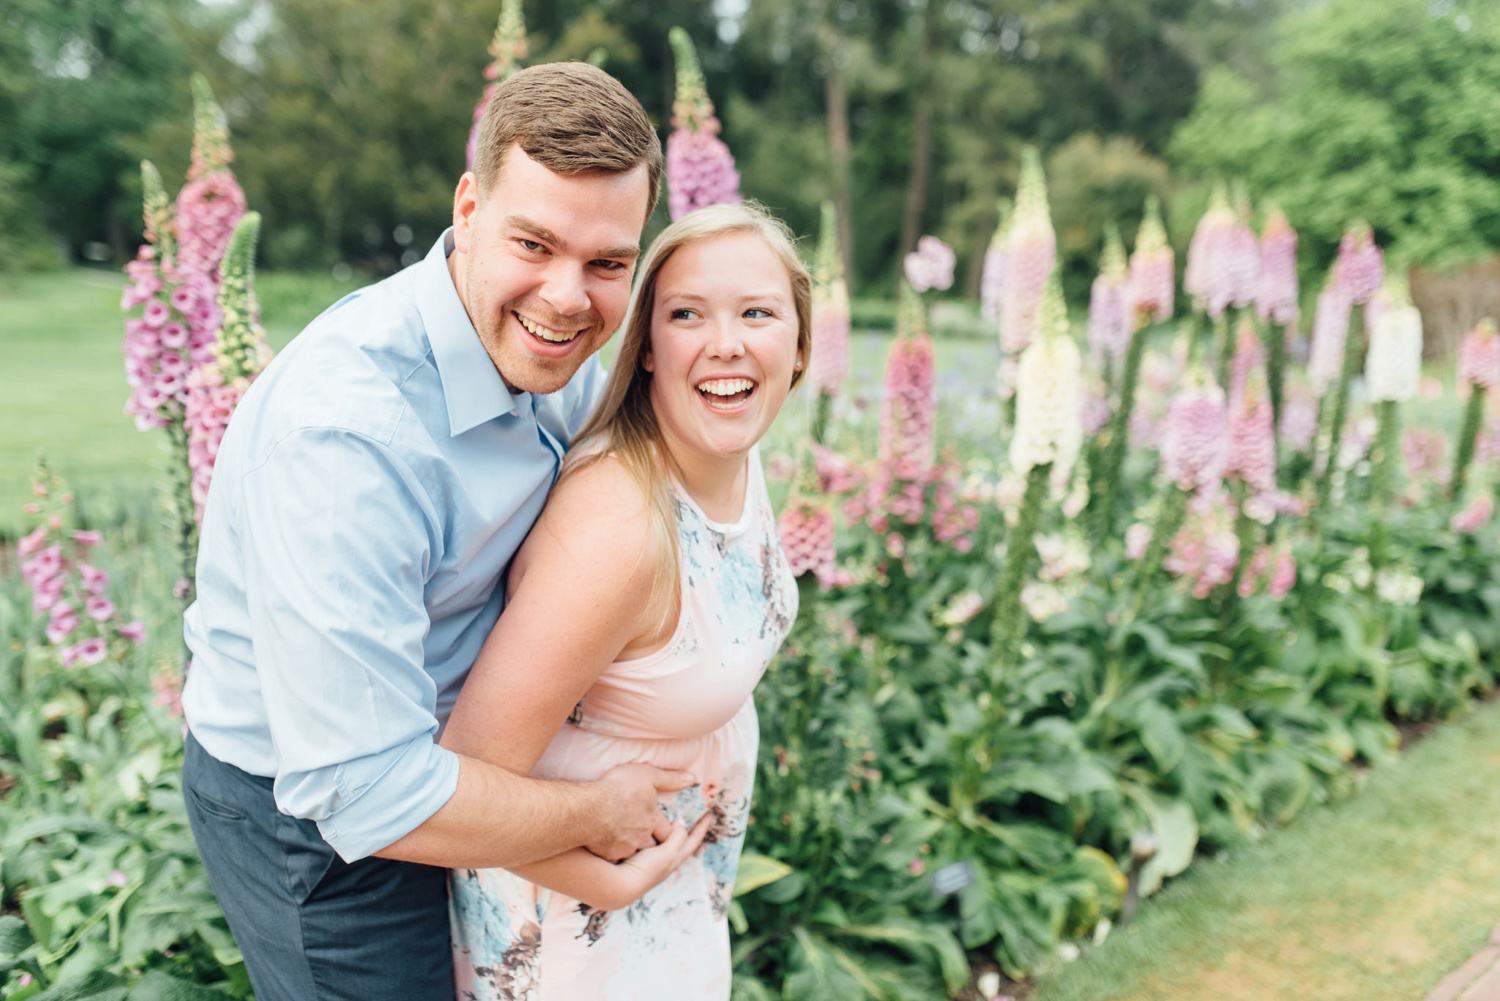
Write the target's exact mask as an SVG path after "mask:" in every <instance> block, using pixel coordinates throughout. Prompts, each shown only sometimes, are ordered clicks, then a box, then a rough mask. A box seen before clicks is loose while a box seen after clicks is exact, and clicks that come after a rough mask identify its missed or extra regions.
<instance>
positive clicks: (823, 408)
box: [812, 390, 833, 445]
mask: <svg viewBox="0 0 1500 1001" xmlns="http://www.w3.org/2000/svg"><path fill="white" fill-rule="evenodd" d="M832 403H833V397H832V396H830V395H829V394H828V393H825V392H823V391H822V390H819V391H818V402H817V403H815V404H813V421H812V439H813V441H815V442H817V443H818V444H819V445H827V444H828V411H829V410H830V408H831V406H830V405H831V404H832Z"/></svg>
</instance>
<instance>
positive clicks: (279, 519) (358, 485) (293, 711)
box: [183, 234, 603, 861]
mask: <svg viewBox="0 0 1500 1001" xmlns="http://www.w3.org/2000/svg"><path fill="white" fill-rule="evenodd" d="M450 246H451V241H450V237H449V235H448V234H444V237H443V238H442V239H440V240H439V241H438V242H437V244H436V245H435V246H434V247H433V248H432V251H431V252H430V253H429V254H428V255H427V257H426V258H425V259H424V260H423V261H422V262H420V263H419V264H416V265H413V266H412V267H410V268H408V269H407V270H405V271H403V272H401V273H400V274H397V275H395V276H393V277H391V278H388V279H386V280H385V281H383V282H380V283H379V284H377V285H373V286H370V287H369V288H366V289H362V290H360V291H358V292H355V293H352V294H351V295H349V296H347V297H345V298H344V299H342V300H341V301H339V302H338V303H336V304H335V305H334V306H332V307H331V308H330V309H328V310H327V311H326V312H324V313H323V314H322V315H321V316H319V317H318V318H317V319H316V320H314V321H313V322H312V323H311V324H310V325H309V326H308V327H307V329H306V330H304V331H303V332H302V334H301V335H299V336H298V337H297V338H296V340H294V341H293V342H292V344H291V345H290V346H289V347H288V348H287V349H286V350H285V351H283V352H282V353H281V354H280V355H279V356H278V357H277V358H276V359H275V360H274V361H273V362H272V363H271V365H270V366H269V367H268V368H267V369H266V371H265V372H264V373H263V374H262V375H261V376H260V378H259V379H257V380H256V381H255V383H254V385H252V386H251V388H250V390H249V392H247V393H246V394H245V398H244V400H243V401H242V402H241V404H240V406H239V409H238V410H236V411H235V415H234V420H233V421H232V422H231V424H230V427H229V430H228V433H226V434H225V436H224V441H223V445H222V446H221V448H220V449H219V453H218V457H217V459H216V461H215V467H214V476H213V486H212V488H211V490H210V492H209V497H208V504H207V508H206V511H205V514H204V519H203V531H202V537H201V543H200V548H199V554H198V600H197V601H196V602H195V603H194V604H193V605H192V607H190V608H189V609H188V611H187V615H186V618H185V631H186V637H187V643H188V646H189V648H190V649H191V650H192V654H193V662H192V670H191V671H190V672H189V675H188V681H187V687H186V690H185V691H184V693H183V707H184V710H185V712H186V716H187V720H188V726H189V728H190V729H191V730H192V732H193V735H194V736H195V737H197V739H198V741H199V742H200V743H201V744H202V745H203V747H204V749H205V750H207V751H208V753H209V754H211V755H213V756H214V757H216V758H218V759H219V760H221V761H225V762H228V763H229V764H232V765H236V766H238V767H239V768H241V769H243V770H245V771H247V772H250V773H251V774H254V775H262V776H269V777H274V779H275V785H274V788H275V795H276V803H277V806H278V807H279V808H280V809H281V811H282V812H283V813H287V814H290V815H291V816H294V817H304V818H307V819H310V820H313V821H316V822H317V824H318V828H319V830H320V831H321V832H322V834H323V837H324V838H325V839H326V840H327V841H328V843H329V844H330V845H332V846H333V848H334V849H335V850H336V851H337V852H338V853H339V855H340V856H341V857H343V858H344V859H345V860H350V861H352V860H354V859H357V858H362V857H364V856H366V855H369V854H371V853H372V852H375V851H378V850H379V849H381V848H384V847H385V846H386V845H389V844H390V843H391V842H393V841H396V840H397V839H398V838H400V837H401V836H402V835H405V834H407V833H408V832H410V831H411V830H413V829H414V828H416V827H417V826H418V825H420V824H421V823H422V822H423V821H425V820H426V819H427V818H428V817H430V816H432V814H433V813H435V812H436V811H437V810H438V808H439V807H441V806H442V805H443V804H444V803H446V802H447V801H448V799H449V797H451V796H452V795H453V792H454V790H455V789H456V788H457V785H458V759H457V757H456V756H455V755H454V754H453V753H452V752H450V751H447V750H445V749H443V748H441V747H439V746H437V743H436V740H437V736H438V733H439V730H440V728H441V726H442V724H443V723H444V722H446V720H447V718H448V713H449V712H450V711H451V710H452V708H453V703H454V701H455V700H456V699H457V697H458V689H459V686H460V685H461V684H462V683H463V680H464V677H465V675H466V674H467V673H468V670H469V667H470V665H472V664H473V662H474V658H475V656H476V655H477V654H478V653H479V648H480V646H481V645H482V644H483V643H484V640H485V637H486V636H487V635H488V634H489V631H490V628H491V627H492V626H493V625H494V624H495V620H496V618H498V617H499V614H500V608H501V606H502V605H503V603H504V593H503V592H504V581H503V579H502V577H501V575H502V573H503V571H504V570H505V569H506V567H507V566H508V565H509V563H510V560H511V557H512V556H514V555H515V552H516V549H517V548H518V547H519V546H520V544H521V541H522V540H523V539H524V538H525V537H526V533H527V532H528V531H529V530H530V529H531V526H532V523H533V522H534V521H535V520H536V517H537V515H538V514H539V513H540V512H541V509H542V503H543V501H544V500H545V499H546V496H547V492H548V490H550V489H551V487H552V483H553V480H554V479H555V478H556V475H557V471H558V468H559V465H560V463H561V461H562V457H563V454H564V452H565V450H566V447H567V443H568V442H569V440H570V439H571V438H572V436H573V434H574V433H575V432H576V431H577V430H578V428H579V427H580V426H581V424H582V423H583V419H584V418H585V417H586V416H587V413H588V411H589V409H590V408H591V407H592V405H593V403H594V401H595V399H596V398H597V396H598V394H599V392H600V390H601V389H602V387H603V373H602V370H601V369H600V367H599V363H598V361H597V359H591V360H590V361H589V362H587V363H586V364H585V366H584V367H583V368H582V369H581V370H580V371H579V373H578V375H576V376H574V378H573V381H572V382H570V383H569V384H568V385H567V386H566V387H564V388H563V389H562V390H561V391H560V392H557V393H553V394H550V395H547V396H534V395H532V394H530V393H523V392H514V393H513V392H511V391H509V390H508V389H507V388H506V386H505V383H504V382H503V381H502V380H501V378H500V375H499V373H498V372H496V370H495V366H494V364H493V363H492V362H491V361H490V358H489V355H488V354H487V353H486V351H485V349H484V346H483V345H482V344H481V343H480V341H479V337H478V335H477V334H476V333H475V331H474V327H473V325H472V324H471V323H470V322H469V318H468V314H467V313H466V312H465V310H464V307H463V304H462V302H461V301H460V300H459V298H458V293H457V291H456V290H455V288H454V286H453V281H452V278H451V277H450V275H449V273H448V268H447V263H446V260H445V257H446V253H447V252H449V249H448V248H449V247H450ZM558 614H559V615H565V614H567V611H566V610H565V609H558ZM495 808H496V809H504V808H505V807H504V804H500V803H497V804H496V805H495Z"/></svg>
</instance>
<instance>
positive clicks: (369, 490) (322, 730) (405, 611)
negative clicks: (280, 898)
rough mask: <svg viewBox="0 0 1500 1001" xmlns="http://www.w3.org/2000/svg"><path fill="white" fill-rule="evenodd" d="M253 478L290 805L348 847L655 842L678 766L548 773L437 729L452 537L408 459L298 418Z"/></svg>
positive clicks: (423, 857) (528, 849)
mask: <svg viewBox="0 0 1500 1001" xmlns="http://www.w3.org/2000/svg"><path fill="white" fill-rule="evenodd" d="M242 490H243V493H242V496H241V498H240V501H241V503H242V504H243V505H244V506H245V508H244V517H243V518H242V519H241V520H240V525H239V532H240V536H241V538H240V544H241V546H242V551H243V552H244V555H245V572H246V578H245V585H246V586H245V591H246V601H247V605H248V607H249V611H250V619H251V635H252V642H253V645H254V658H255V663H256V668H257V678H258V680H259V683H260V686H261V693H262V697H263V698H264V700H265V705H266V715H267V718H268V721H269V725H270V730H271V738H272V742H273V744H274V746H275V751H276V757H277V763H278V768H277V774H276V781H275V792H276V799H277V804H278V806H279V807H280V808H281V809H282V810H283V811H284V812H287V813H289V814H291V815H292V816H296V817H304V818H307V819H311V820H314V821H316V822H317V824H318V827H319V830H320V832H321V833H322V834H323V837H324V838H325V840H327V841H328V843H329V844H330V845H332V846H333V848H334V849H335V850H336V851H337V852H338V853H339V855H340V856H342V857H343V858H344V859H346V860H353V859H357V858H361V857H364V856H366V855H370V854H373V853H375V852H377V851H380V852H382V853H384V854H390V855H393V856H394V857H403V858H411V859H413V860H416V861H424V862H431V863H434V864H443V865H454V866H460V867H470V866H483V865H490V864H494V863H495V862H496V860H501V859H505V860H509V861H510V862H511V863H515V862H517V861H519V860H524V859H528V858H530V859H535V858H539V857H543V856H548V855H552V854H556V853H558V852H561V851H565V850H567V849H569V848H572V847H575V846H578V845H580V844H584V843H587V842H590V841H592V840H593V839H599V838H602V839H603V840H610V839H611V838H618V837H621V836H622V835H623V836H624V837H628V838H631V839H632V840H635V841H645V842H646V843H651V840H650V836H649V834H647V835H643V834H642V833H641V832H642V829H646V830H654V829H655V828H656V825H657V824H658V823H660V814H659V813H658V812H657V811H656V805H655V804H656V795H655V794H656V785H657V784H658V782H660V783H662V784H665V785H668V786H672V787H679V786H681V785H685V784H686V782H683V781H681V780H680V779H678V778H675V777H658V776H657V775H656V774H655V773H654V771H652V772H648V773H646V774H644V775H643V774H639V771H640V769H636V770H635V771H634V772H626V773H623V774H620V775H610V776H606V778H605V780H604V781H603V782H601V783H600V784H598V785H595V786H589V785H564V784H553V783H542V782H538V781H535V780H532V779H527V778H523V777H522V776H520V775H516V774H514V773H508V772H505V771H504V770H503V769H500V768H497V767H495V766H493V765H486V764H485V763H483V762H479V761H474V760H470V761H468V762H465V761H463V760H461V759H460V757H459V756H458V755H457V754H455V753H453V752H452V751H449V750H447V749H444V748H440V747H438V746H437V745H436V744H435V743H434V735H435V734H436V732H437V729H438V723H437V719H436V716H435V707H436V686H435V684H434V682H433V680H432V678H431V677H430V676H429V675H428V674H427V672H426V670H425V669H424V664H425V654H424V648H423V642H424V640H425V638H426V636H427V632H428V629H429V628H430V622H429V618H428V614H427V610H426V606H425V603H424V587H425V584H426V582H427V579H428V577H429V576H430V572H431V570H430V568H431V567H434V566H435V565H436V564H437V562H438V561H439V560H440V559H441V557H442V546H443V545H444V544H445V541H444V539H443V535H442V532H441V530H440V519H439V517H438V515H437V513H436V510H435V508H434V506H433V504H432V503H431V502H430V500H429V499H428V497H427V494H426V492H425V490H424V488H423V487H422V485H421V484H420V482H418V480H417V478H416V476H415V475H414V474H413V473H412V471H411V470H410V469H409V468H408V467H406V466H405V464H404V463H403V462H402V461H401V460H400V458H399V457H397V456H396V455H395V454H394V453H392V452H391V451H390V450H389V449H388V448H386V447H385V446H384V445H382V444H381V443H380V442H377V441H374V440H372V439H370V438H368V437H365V436H362V435H358V434H353V433H350V432H347V431H341V430H324V429H311V430H303V431H298V432H294V433H293V434H291V435H289V436H288V437H286V438H284V439H282V440H281V441H280V442H279V443H278V444H277V446H276V448H275V449H274V451H273V452H272V453H271V455H270V456H269V457H268V458H267V459H266V460H265V461H264V462H263V463H262V464H261V465H260V466H258V467H256V468H254V469H252V470H250V471H248V472H247V473H246V474H245V476H244V478H243V481H242ZM664 833H665V832H664ZM633 847H634V846H633ZM502 864H503V863H502Z"/></svg>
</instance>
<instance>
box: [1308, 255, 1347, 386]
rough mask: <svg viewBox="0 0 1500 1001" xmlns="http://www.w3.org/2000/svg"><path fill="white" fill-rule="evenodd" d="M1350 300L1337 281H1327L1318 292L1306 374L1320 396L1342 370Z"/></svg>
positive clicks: (1337, 377) (1335, 380)
mask: <svg viewBox="0 0 1500 1001" xmlns="http://www.w3.org/2000/svg"><path fill="white" fill-rule="evenodd" d="M1349 312H1350V303H1349V300H1348V298H1346V297H1345V295H1344V293H1343V290H1342V289H1341V288H1340V287H1339V285H1338V283H1337V282H1336V281H1332V280H1330V281H1329V283H1328V284H1327V285H1325V286H1324V287H1323V291H1322V292H1319V293H1318V309H1317V312H1316V314H1314V317H1313V333H1312V351H1311V354H1310V356H1309V357H1308V360H1307V377H1308V380H1309V381H1310V382H1311V383H1312V386H1313V391H1314V392H1316V393H1317V394H1318V395H1319V396H1322V395H1323V393H1325V392H1326V391H1327V390H1328V387H1329V386H1331V385H1333V384H1334V383H1336V382H1337V381H1338V379H1339V375H1340V374H1341V373H1342V372H1343V370H1344V341H1345V339H1346V338H1347V337H1348V336H1349Z"/></svg>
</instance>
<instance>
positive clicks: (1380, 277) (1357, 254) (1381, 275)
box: [1333, 223, 1385, 305]
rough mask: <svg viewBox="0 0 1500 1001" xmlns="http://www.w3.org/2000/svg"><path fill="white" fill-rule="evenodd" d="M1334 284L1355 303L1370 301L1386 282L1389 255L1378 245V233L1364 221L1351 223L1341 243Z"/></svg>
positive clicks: (1334, 273) (1334, 272)
mask: <svg viewBox="0 0 1500 1001" xmlns="http://www.w3.org/2000/svg"><path fill="white" fill-rule="evenodd" d="M1333 280H1334V284H1335V285H1337V286H1338V288H1339V292H1340V294H1342V295H1343V297H1344V299H1345V300H1346V301H1348V302H1350V303H1353V304H1354V305H1359V304H1361V303H1364V302H1368V301H1369V299H1370V297H1371V296H1373V295H1374V294H1375V293H1376V291H1378V290H1379V288H1380V285H1381V283H1382V282H1383V281H1385V257H1384V255H1383V254H1381V252H1380V248H1379V247H1377V246H1376V245H1375V234H1374V233H1372V232H1371V230H1370V227H1369V226H1366V225H1364V224H1362V223H1361V224H1357V225H1355V226H1351V227H1350V228H1349V230H1348V232H1346V233H1345V234H1344V238H1343V240H1341V241H1340V242H1339V256H1338V260H1337V261H1336V262H1335V263H1334V266H1333Z"/></svg>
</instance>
